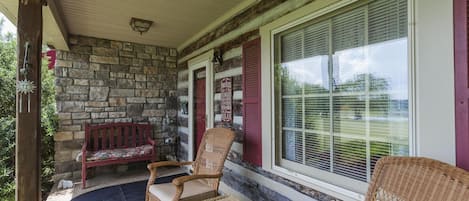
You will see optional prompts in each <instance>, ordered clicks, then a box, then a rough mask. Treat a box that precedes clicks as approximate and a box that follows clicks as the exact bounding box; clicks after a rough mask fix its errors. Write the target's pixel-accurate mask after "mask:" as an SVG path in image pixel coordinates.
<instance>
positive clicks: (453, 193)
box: [365, 157, 469, 201]
mask: <svg viewBox="0 0 469 201" xmlns="http://www.w3.org/2000/svg"><path fill="white" fill-rule="evenodd" d="M468 199H469V173H468V172H466V171H464V170H463V169H460V168H457V167H454V166H451V165H449V164H446V163H443V162H439V161H436V160H432V159H428V158H420V157H384V158H382V159H380V160H379V161H378V163H377V164H376V168H375V170H374V172H373V178H372V180H371V184H370V186H369V188H368V193H367V195H366V199H365V200H366V201H375V200H376V201H378V200H379V201H404V200H405V201H433V200H435V201H441V200H451V201H453V200H454V201H459V200H460V201H463V200H468Z"/></svg>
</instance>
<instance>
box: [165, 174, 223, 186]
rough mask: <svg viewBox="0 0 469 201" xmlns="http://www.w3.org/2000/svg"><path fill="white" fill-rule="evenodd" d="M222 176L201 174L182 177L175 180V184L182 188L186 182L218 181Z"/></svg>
mask: <svg viewBox="0 0 469 201" xmlns="http://www.w3.org/2000/svg"><path fill="white" fill-rule="evenodd" d="M221 176H222V174H199V175H188V176H182V177H178V178H175V179H173V184H174V185H176V186H181V185H183V184H184V183H185V182H188V181H191V180H196V179H218V178H220V177H221Z"/></svg>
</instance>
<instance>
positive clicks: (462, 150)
mask: <svg viewBox="0 0 469 201" xmlns="http://www.w3.org/2000/svg"><path fill="white" fill-rule="evenodd" d="M453 6H454V65H455V66H454V73H455V75H454V76H455V83H454V86H455V96H456V97H455V101H456V103H455V105H456V106H455V107H456V108H455V110H456V111H455V113H456V165H457V166H458V167H460V168H463V169H466V170H468V171H469V79H468V76H469V74H468V72H469V71H468V26H469V25H468V12H469V7H468V6H469V5H468V2H467V0H454V4H453Z"/></svg>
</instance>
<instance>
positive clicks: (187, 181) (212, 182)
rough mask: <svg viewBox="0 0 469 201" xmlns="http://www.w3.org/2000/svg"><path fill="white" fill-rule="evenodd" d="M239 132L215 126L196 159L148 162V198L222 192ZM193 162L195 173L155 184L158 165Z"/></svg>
mask: <svg viewBox="0 0 469 201" xmlns="http://www.w3.org/2000/svg"><path fill="white" fill-rule="evenodd" d="M234 136H235V134H234V133H233V131H231V130H229V129H226V128H212V129H209V130H207V131H206V132H205V134H204V136H203V137H202V142H201V143H200V146H199V150H198V152H197V157H196V159H195V161H194V162H177V161H163V162H156V163H151V164H149V165H148V170H150V179H149V180H148V184H147V191H146V199H145V200H146V201H169V200H173V201H175V200H185V201H187V200H203V199H207V198H211V197H215V196H217V195H218V185H219V183H220V178H221V176H222V170H223V167H224V163H225V159H226V156H227V155H228V152H229V151H230V148H231V144H232V143H233V140H234ZM185 165H192V167H193V170H194V173H193V175H189V176H182V177H178V178H176V179H173V181H172V183H164V184H154V182H155V179H156V177H157V168H158V167H163V166H185Z"/></svg>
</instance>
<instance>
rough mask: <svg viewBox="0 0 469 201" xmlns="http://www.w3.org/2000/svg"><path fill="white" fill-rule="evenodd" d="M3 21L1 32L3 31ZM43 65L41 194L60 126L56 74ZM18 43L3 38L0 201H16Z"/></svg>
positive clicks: (48, 176) (0, 44) (0, 50)
mask: <svg viewBox="0 0 469 201" xmlns="http://www.w3.org/2000/svg"><path fill="white" fill-rule="evenodd" d="M1 24H2V23H1V20H0V28H1ZM45 64H46V63H45V62H44V63H43V65H42V79H41V81H42V82H41V84H42V88H41V109H42V111H41V112H42V113H41V135H42V138H41V143H42V144H41V182H42V186H41V190H42V194H43V199H46V196H47V194H48V192H49V191H50V189H51V187H52V185H53V181H52V179H51V178H52V175H53V174H54V139H53V135H54V132H55V130H56V129H57V126H58V120H57V115H56V105H55V86H54V74H53V72H52V71H50V70H48V69H47V65H45ZM16 66H17V63H16V39H15V38H14V37H11V36H10V37H6V38H2V37H1V36H0V146H1V149H0V184H1V187H0V200H6V201H10V200H15V183H14V181H15V180H14V179H15V175H14V174H15V132H16V122H15V116H16V110H15V109H16V106H15V104H16V102H15V101H16V98H15V96H16Z"/></svg>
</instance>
